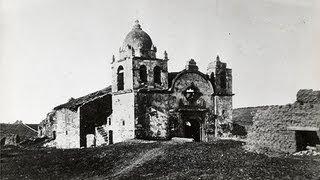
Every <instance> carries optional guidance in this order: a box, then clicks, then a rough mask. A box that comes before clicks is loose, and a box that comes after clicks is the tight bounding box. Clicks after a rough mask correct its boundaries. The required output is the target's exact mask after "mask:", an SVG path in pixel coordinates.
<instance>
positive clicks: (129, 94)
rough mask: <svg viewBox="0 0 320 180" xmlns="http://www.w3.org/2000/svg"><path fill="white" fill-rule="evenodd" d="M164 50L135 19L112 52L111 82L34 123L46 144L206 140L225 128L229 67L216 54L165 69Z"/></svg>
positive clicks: (229, 111)
mask: <svg viewBox="0 0 320 180" xmlns="http://www.w3.org/2000/svg"><path fill="white" fill-rule="evenodd" d="M168 61H169V58H168V54H167V52H166V51H165V52H164V54H163V58H159V57H158V56H157V48H156V46H154V44H153V42H152V39H151V38H150V36H149V35H148V34H147V33H146V32H145V31H143V30H142V28H141V26H140V24H139V22H138V21H136V22H135V25H134V26H133V28H132V30H131V31H130V32H129V33H128V34H127V36H126V37H125V39H124V42H123V45H122V47H120V49H119V56H118V58H116V57H114V56H113V58H112V63H111V69H112V84H111V86H109V87H107V88H105V89H103V90H100V91H97V92H94V93H92V94H89V95H87V96H84V97H80V98H77V99H70V100H69V102H67V103H65V104H62V105H59V106H57V107H55V108H54V109H53V111H52V112H50V113H49V114H48V115H47V118H46V119H45V120H43V121H42V122H41V124H40V126H39V136H48V137H51V138H52V139H53V141H52V144H51V145H52V146H56V147H59V148H79V147H90V146H98V145H101V144H112V143H117V142H121V141H125V140H128V139H134V138H137V139H155V140H156V139H159V140H160V139H163V140H166V139H170V138H172V137H185V138H193V139H194V140H195V141H210V140H213V139H215V138H219V137H221V136H224V135H226V134H228V133H229V131H230V126H231V121H232V96H233V93H232V71H231V69H229V68H227V64H226V63H224V62H222V61H221V60H220V58H219V56H218V57H217V58H216V59H215V60H214V61H212V62H210V63H209V65H208V68H207V72H205V73H203V72H200V71H199V69H198V66H197V64H196V62H195V61H194V60H193V59H191V60H189V61H188V62H187V63H186V66H185V69H183V70H181V71H180V72H168Z"/></svg>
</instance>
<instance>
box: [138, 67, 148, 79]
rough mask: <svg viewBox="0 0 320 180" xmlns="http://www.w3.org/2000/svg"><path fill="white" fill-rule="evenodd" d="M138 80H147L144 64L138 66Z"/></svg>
mask: <svg viewBox="0 0 320 180" xmlns="http://www.w3.org/2000/svg"><path fill="white" fill-rule="evenodd" d="M139 75H140V80H141V81H142V82H147V81H148V80H147V67H146V66H145V65H142V66H140V70H139Z"/></svg>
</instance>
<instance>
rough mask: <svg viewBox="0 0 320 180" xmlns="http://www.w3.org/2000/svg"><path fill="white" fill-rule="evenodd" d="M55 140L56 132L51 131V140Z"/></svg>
mask: <svg viewBox="0 0 320 180" xmlns="http://www.w3.org/2000/svg"><path fill="white" fill-rule="evenodd" d="M56 138H57V134H56V131H52V139H53V140H55V139H56Z"/></svg>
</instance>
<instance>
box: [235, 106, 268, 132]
mask: <svg viewBox="0 0 320 180" xmlns="http://www.w3.org/2000/svg"><path fill="white" fill-rule="evenodd" d="M269 107H270V106H257V107H244V108H236V109H233V110H232V130H231V133H232V135H236V136H241V137H245V136H246V135H247V133H248V130H249V128H250V127H251V126H252V124H253V117H254V115H255V114H256V112H257V111H258V110H266V109H268V108H269Z"/></svg>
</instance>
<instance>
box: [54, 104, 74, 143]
mask: <svg viewBox="0 0 320 180" xmlns="http://www.w3.org/2000/svg"><path fill="white" fill-rule="evenodd" d="M56 119H57V128H56V134H57V137H56V139H55V142H56V146H57V148H80V118H79V113H78V111H77V112H73V111H71V110H69V109H61V110H58V111H57V112H56Z"/></svg>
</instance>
